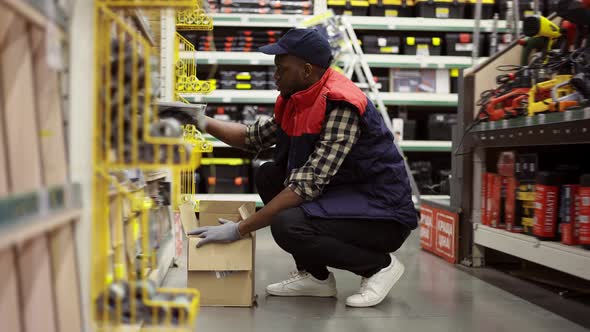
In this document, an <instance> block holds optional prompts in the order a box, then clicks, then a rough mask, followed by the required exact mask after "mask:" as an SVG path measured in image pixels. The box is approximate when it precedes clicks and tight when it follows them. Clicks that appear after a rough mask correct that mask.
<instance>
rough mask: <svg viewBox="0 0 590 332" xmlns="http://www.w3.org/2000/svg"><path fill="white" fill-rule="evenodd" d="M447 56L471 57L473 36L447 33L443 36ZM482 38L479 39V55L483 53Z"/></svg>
mask: <svg viewBox="0 0 590 332" xmlns="http://www.w3.org/2000/svg"><path fill="white" fill-rule="evenodd" d="M445 39H446V40H445V41H446V48H447V55H455V56H471V54H472V53H473V49H474V45H473V35H472V34H470V33H447V34H446V36H445ZM483 41H484V38H480V39H479V50H478V51H479V53H478V54H479V55H482V52H483V45H484V43H483Z"/></svg>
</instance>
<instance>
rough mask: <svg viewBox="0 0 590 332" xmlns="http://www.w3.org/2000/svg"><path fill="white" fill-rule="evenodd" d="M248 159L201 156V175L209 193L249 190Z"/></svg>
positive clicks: (241, 192)
mask: <svg viewBox="0 0 590 332" xmlns="http://www.w3.org/2000/svg"><path fill="white" fill-rule="evenodd" d="M249 168H250V160H248V159H241V158H202V159H201V168H200V169H199V171H200V172H201V176H202V178H203V179H204V181H205V184H206V190H207V193H210V194H213V193H215V194H245V193H248V192H249V188H250V186H249V185H250V181H249Z"/></svg>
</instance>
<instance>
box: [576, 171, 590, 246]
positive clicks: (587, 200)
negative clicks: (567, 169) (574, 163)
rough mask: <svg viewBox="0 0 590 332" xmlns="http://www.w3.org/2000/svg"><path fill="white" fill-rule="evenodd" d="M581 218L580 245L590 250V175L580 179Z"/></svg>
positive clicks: (579, 221)
mask: <svg viewBox="0 0 590 332" xmlns="http://www.w3.org/2000/svg"><path fill="white" fill-rule="evenodd" d="M578 202H579V211H580V212H579V216H578V243H579V244H581V245H582V247H584V249H588V250H590V174H584V175H582V176H581V178H580V188H578Z"/></svg>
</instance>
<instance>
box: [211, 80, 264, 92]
mask: <svg viewBox="0 0 590 332" xmlns="http://www.w3.org/2000/svg"><path fill="white" fill-rule="evenodd" d="M219 86H220V87H221V89H223V90H233V89H236V90H266V89H267V86H268V82H267V81H254V80H252V81H238V80H221V81H219Z"/></svg>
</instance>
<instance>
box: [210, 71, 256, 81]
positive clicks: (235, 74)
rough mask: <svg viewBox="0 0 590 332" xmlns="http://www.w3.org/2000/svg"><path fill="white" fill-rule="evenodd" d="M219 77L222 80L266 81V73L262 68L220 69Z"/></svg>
mask: <svg viewBox="0 0 590 332" xmlns="http://www.w3.org/2000/svg"><path fill="white" fill-rule="evenodd" d="M219 77H220V78H221V79H222V80H237V81H266V79H267V74H266V72H265V71H262V70H251V71H235V70H221V71H219Z"/></svg>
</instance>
